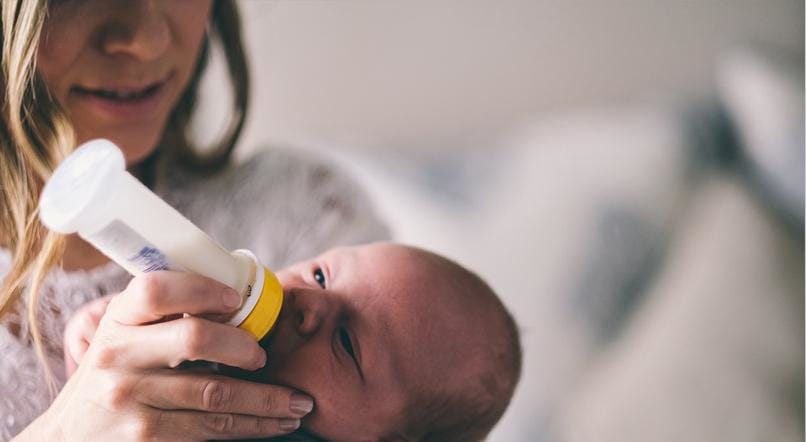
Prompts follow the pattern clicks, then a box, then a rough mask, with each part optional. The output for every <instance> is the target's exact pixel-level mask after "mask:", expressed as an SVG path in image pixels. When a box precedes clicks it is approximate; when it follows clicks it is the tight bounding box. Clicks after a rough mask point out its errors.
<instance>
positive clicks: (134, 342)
mask: <svg viewBox="0 0 806 442" xmlns="http://www.w3.org/2000/svg"><path fill="white" fill-rule="evenodd" d="M105 320H106V319H105ZM102 326H103V325H102ZM89 352H90V353H89V354H88V356H91V358H92V359H91V361H92V363H94V364H95V365H96V366H99V367H101V368H108V367H115V366H117V367H127V368H129V369H134V368H140V369H149V368H165V367H177V366H178V365H179V364H181V363H182V362H184V361H208V362H217V363H220V364H226V365H229V366H233V367H238V368H242V369H244V370H257V369H259V368H261V367H263V366H264V365H266V351H265V350H264V349H263V348H261V347H260V345H258V343H257V341H255V338H254V337H253V336H252V335H251V334H249V332H246V331H244V330H241V329H239V328H236V327H233V326H231V325H227V324H220V323H217V322H213V321H210V320H207V319H203V318H196V317H186V318H179V319H175V320H172V321H168V322H160V323H157V324H151V325H144V326H117V327H109V328H107V329H106V330H105V332H104V333H100V332H99V333H98V334H96V335H95V340H94V341H93V343H92V345H91V346H90V348H89Z"/></svg>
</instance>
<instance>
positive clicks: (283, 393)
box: [135, 370, 313, 419]
mask: <svg viewBox="0 0 806 442" xmlns="http://www.w3.org/2000/svg"><path fill="white" fill-rule="evenodd" d="M135 394H136V395H137V400H138V402H141V403H144V404H147V405H149V406H151V407H154V408H158V409H161V410H195V411H206V412H212V413H233V414H241V415H249V416H254V417H271V418H278V419H280V418H283V419H299V418H302V417H303V416H305V415H306V414H308V413H309V412H310V411H311V410H313V400H312V399H311V398H310V397H308V396H306V395H304V394H302V393H298V392H295V391H294V390H292V389H290V388H286V387H281V386H277V385H268V384H258V383H254V382H249V381H244V380H240V379H233V378H228V377H225V376H218V375H209V374H208V375H202V374H188V373H177V372H171V371H167V370H164V371H159V372H155V373H154V374H152V375H149V376H146V377H144V378H143V379H142V380H141V381H139V382H138V384H137V391H136V393H135Z"/></svg>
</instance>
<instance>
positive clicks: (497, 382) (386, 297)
mask: <svg viewBox="0 0 806 442" xmlns="http://www.w3.org/2000/svg"><path fill="white" fill-rule="evenodd" d="M277 276H278V278H279V279H280V282H281V283H282V285H283V288H284V290H285V296H286V299H285V302H284V305H283V310H282V313H281V315H280V319H279V320H278V323H277V325H276V326H275V331H274V333H273V335H272V337H271V338H270V340H269V341H268V342H266V347H267V348H268V354H269V358H268V361H269V362H268V363H267V365H266V368H265V369H263V370H261V371H259V372H257V373H255V374H254V376H255V377H256V379H257V380H260V381H263V382H271V383H276V384H281V385H287V386H290V387H294V388H296V389H298V390H300V391H303V392H305V393H307V394H309V395H311V396H312V397H313V398H314V400H315V402H316V408H315V409H314V411H313V412H312V413H311V414H310V415H309V416H308V417H307V418H305V419H304V420H303V430H304V431H306V432H308V433H311V434H315V435H318V436H320V437H323V438H325V439H329V440H440V441H447V440H477V439H482V438H483V437H484V436H486V434H487V432H489V430H490V429H491V428H492V426H493V425H494V424H495V423H496V422H497V421H498V419H499V418H500V417H501V415H502V414H503V412H504V410H505V409H506V407H507V404H508V403H509V400H510V398H511V397H512V393H513V390H514V388H515V385H516V383H517V381H518V377H519V375H520V359H521V355H520V343H519V338H518V334H517V330H516V328H515V325H514V322H513V320H512V318H511V316H510V315H509V313H508V312H507V311H506V309H505V308H504V306H503V305H502V304H501V302H500V301H499V299H498V297H497V296H496V295H495V293H493V292H492V290H491V289H490V288H489V287H488V286H487V284H485V283H484V282H483V281H482V280H481V279H480V278H478V277H477V276H476V275H474V274H472V273H470V272H469V271H467V270H466V269H464V268H462V267H461V266H459V265H457V264H455V263H453V262H451V261H449V260H447V259H445V258H442V257H440V256H437V255H435V254H433V253H429V252H426V251H423V250H420V249H416V248H412V247H405V246H400V245H394V244H372V245H367V246H359V247H350V248H340V249H334V250H331V251H329V252H327V253H325V254H323V255H321V256H319V257H317V258H315V259H313V260H310V261H307V262H303V263H299V264H296V265H294V266H292V267H290V268H288V269H284V270H282V271H280V272H278V273H277ZM250 377H252V376H250Z"/></svg>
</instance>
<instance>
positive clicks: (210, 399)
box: [200, 379, 233, 412]
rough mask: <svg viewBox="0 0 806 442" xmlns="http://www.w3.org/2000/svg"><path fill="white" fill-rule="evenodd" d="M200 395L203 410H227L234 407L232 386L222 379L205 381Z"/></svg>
mask: <svg viewBox="0 0 806 442" xmlns="http://www.w3.org/2000/svg"><path fill="white" fill-rule="evenodd" d="M200 397H201V401H200V402H201V404H200V405H201V409H202V410H206V411H216V412H226V411H230V410H231V409H232V405H233V404H232V401H233V391H232V387H231V386H229V385H227V384H226V383H224V382H222V381H220V380H217V379H209V380H206V381H203V382H202V384H201V395H200Z"/></svg>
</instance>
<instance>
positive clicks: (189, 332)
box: [178, 318, 214, 361]
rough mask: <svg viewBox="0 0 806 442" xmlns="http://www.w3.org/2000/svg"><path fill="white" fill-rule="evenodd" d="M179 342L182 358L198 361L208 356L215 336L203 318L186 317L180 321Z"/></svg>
mask: <svg viewBox="0 0 806 442" xmlns="http://www.w3.org/2000/svg"><path fill="white" fill-rule="evenodd" d="M178 325H179V329H178V334H179V337H178V339H179V344H180V347H181V348H182V354H181V355H180V356H181V358H182V359H184V360H188V361H196V360H199V359H202V358H204V357H205V356H206V354H205V353H206V352H208V351H209V350H210V346H211V345H212V343H213V339H214V336H213V334H212V332H211V330H210V329H209V327H207V324H206V323H205V321H204V320H203V319H199V318H184V319H182V320H180V321H179V324H178Z"/></svg>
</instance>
